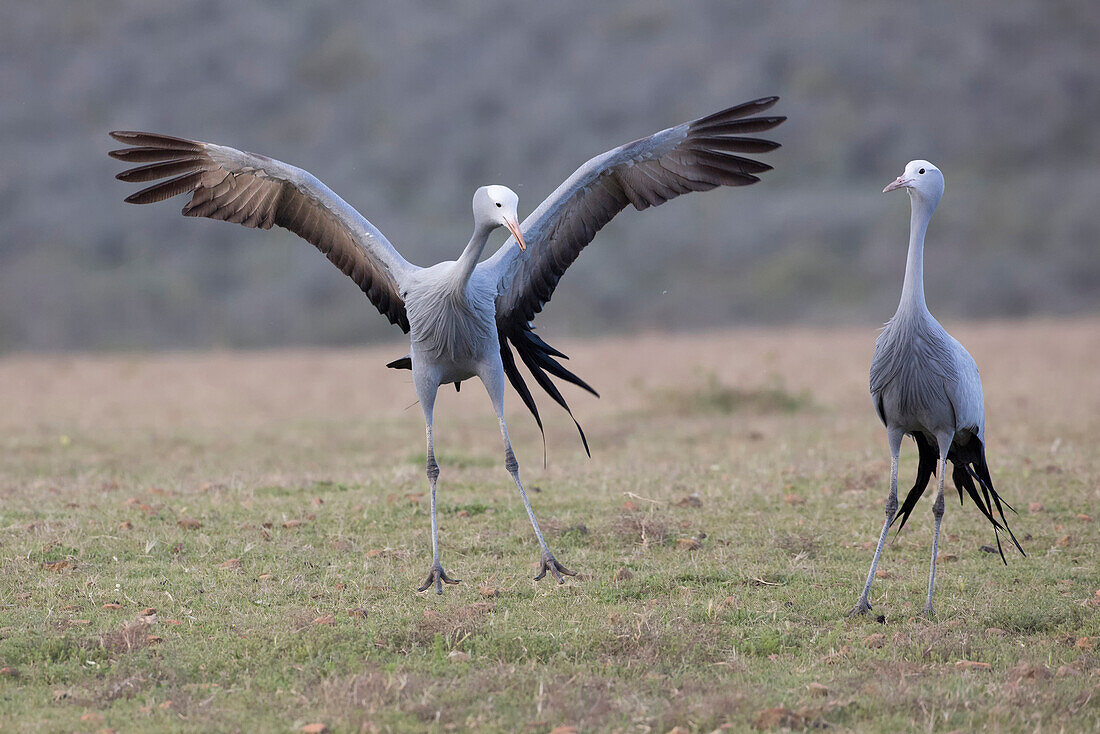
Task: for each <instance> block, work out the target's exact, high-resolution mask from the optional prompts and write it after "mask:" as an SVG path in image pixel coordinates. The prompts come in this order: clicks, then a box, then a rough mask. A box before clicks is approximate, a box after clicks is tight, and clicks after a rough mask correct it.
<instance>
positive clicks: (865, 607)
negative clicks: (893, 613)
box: [848, 599, 871, 617]
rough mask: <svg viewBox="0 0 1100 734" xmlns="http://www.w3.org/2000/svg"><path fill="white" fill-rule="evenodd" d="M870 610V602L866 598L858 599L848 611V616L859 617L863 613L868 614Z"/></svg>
mask: <svg viewBox="0 0 1100 734" xmlns="http://www.w3.org/2000/svg"><path fill="white" fill-rule="evenodd" d="M870 611H871V603H870V602H869V601H867V600H866V599H860V600H859V601H858V602H856V605H855V606H854V607H852V611H850V612H848V616H849V617H859V616H862V615H864V614H869V613H870Z"/></svg>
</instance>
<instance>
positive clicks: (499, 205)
mask: <svg viewBox="0 0 1100 734" xmlns="http://www.w3.org/2000/svg"><path fill="white" fill-rule="evenodd" d="M920 172H921V173H924V169H923V168H922V169H921V171H920ZM500 207H501V203H500V202H499V201H498V202H497V208H498V209H499V208H500Z"/></svg>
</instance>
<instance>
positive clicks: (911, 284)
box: [898, 196, 936, 313]
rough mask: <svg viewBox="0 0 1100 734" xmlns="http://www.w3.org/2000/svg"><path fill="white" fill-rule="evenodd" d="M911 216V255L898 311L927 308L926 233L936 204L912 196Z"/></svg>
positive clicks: (907, 264) (906, 265)
mask: <svg viewBox="0 0 1100 734" xmlns="http://www.w3.org/2000/svg"><path fill="white" fill-rule="evenodd" d="M910 202H911V204H912V213H911V214H910V218H909V257H908V259H907V260H906V262H905V283H904V284H903V285H902V287H901V302H900V303H899V304H898V313H902V312H903V311H918V310H922V309H927V308H928V306H927V304H926V303H925V301H924V235H925V233H926V232H927V231H928V223H929V222H930V221H931V220H932V212H933V211H935V209H936V205H935V204H931V203H929V202H928V201H926V200H925V199H924V198H923V197H920V196H911V197H910Z"/></svg>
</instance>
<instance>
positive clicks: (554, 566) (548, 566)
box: [535, 553, 577, 584]
mask: <svg viewBox="0 0 1100 734" xmlns="http://www.w3.org/2000/svg"><path fill="white" fill-rule="evenodd" d="M547 571H549V572H550V573H551V574H553V575H554V578H556V579H557V580H558V583H559V584H564V583H565V579H564V578H562V574H565V575H566V576H576V575H577V572H576V571H570V570H569V569H568V568H566V567H565V566H563V565H561V564H560V563H558V559H556V558H554V556H552V555H550V554H549V553H543V554H542V565H541V566H540V567H539V575H538V576H536V577H535V581H538V580H539V579H541V578H542V577H543V576H545V575H546V572H547Z"/></svg>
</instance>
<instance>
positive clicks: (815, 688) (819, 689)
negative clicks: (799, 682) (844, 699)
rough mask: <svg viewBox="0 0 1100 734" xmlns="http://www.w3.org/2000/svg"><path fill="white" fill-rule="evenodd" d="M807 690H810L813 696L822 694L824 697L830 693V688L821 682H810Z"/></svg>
mask: <svg viewBox="0 0 1100 734" xmlns="http://www.w3.org/2000/svg"><path fill="white" fill-rule="evenodd" d="M806 690H808V691H809V692H810V695H811V696H820V697H822V698H824V697H825V696H828V695H829V689H828V688H827V687H825V686H823V685H822V684H820V683H810V684H808V685H807V686H806Z"/></svg>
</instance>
